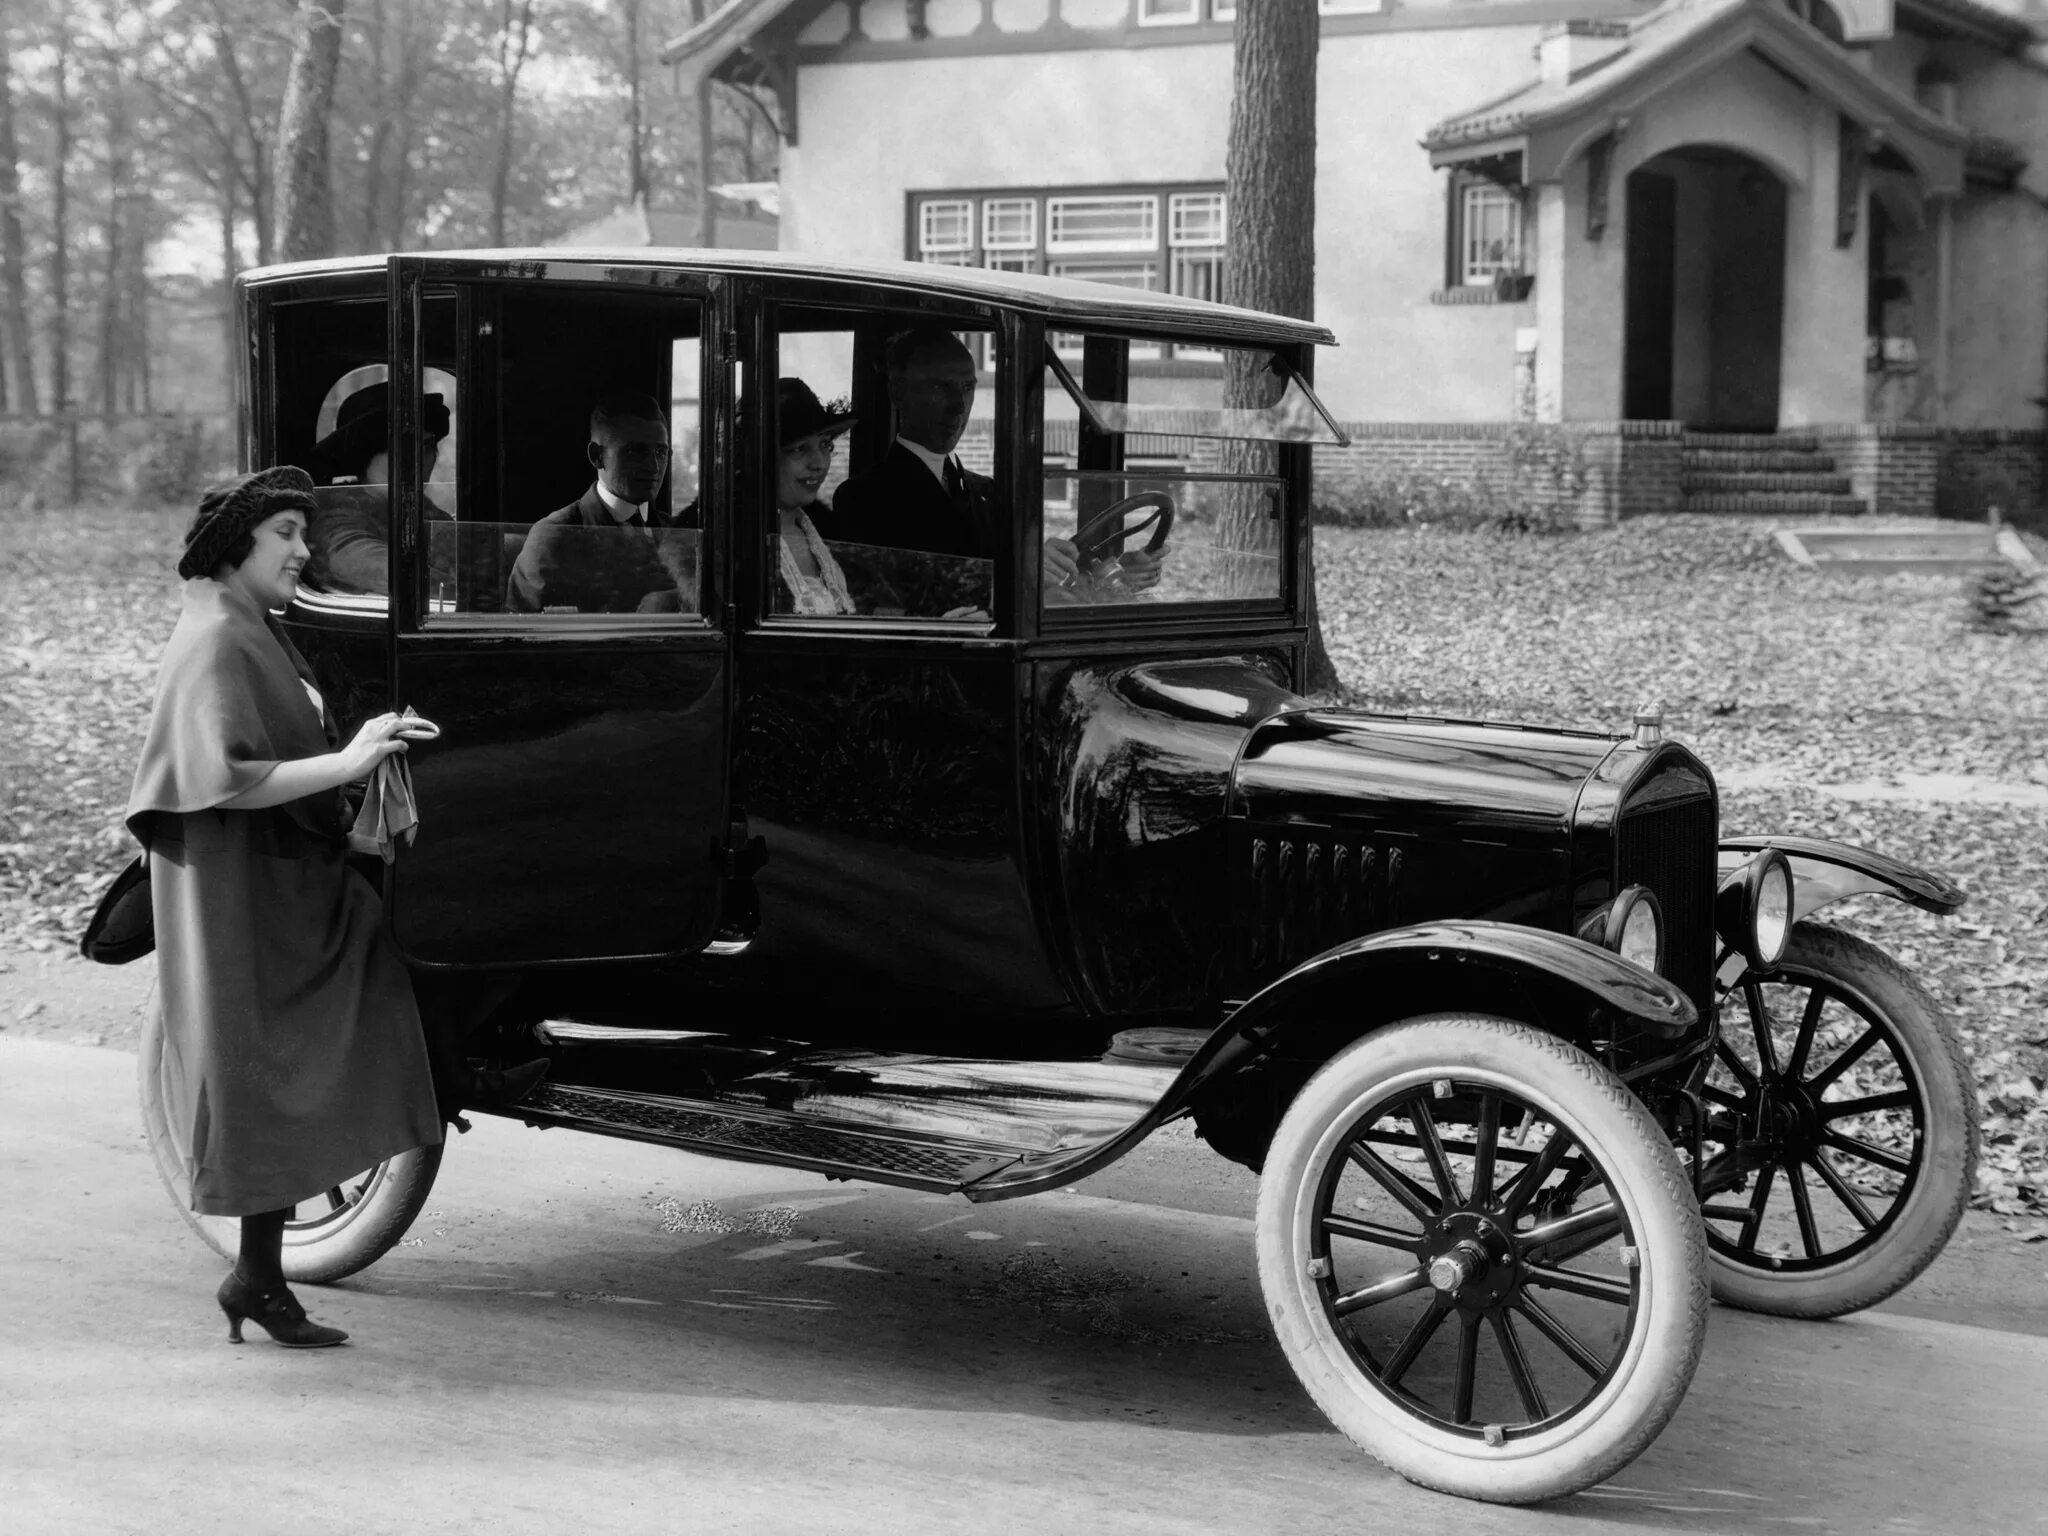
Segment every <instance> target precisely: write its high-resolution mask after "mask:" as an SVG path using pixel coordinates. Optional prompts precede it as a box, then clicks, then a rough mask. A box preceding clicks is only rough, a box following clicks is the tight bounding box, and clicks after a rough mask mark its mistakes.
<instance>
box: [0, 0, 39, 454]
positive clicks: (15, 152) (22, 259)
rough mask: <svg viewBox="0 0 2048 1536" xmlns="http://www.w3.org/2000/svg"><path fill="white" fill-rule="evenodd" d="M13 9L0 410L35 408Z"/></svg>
mask: <svg viewBox="0 0 2048 1536" xmlns="http://www.w3.org/2000/svg"><path fill="white" fill-rule="evenodd" d="M13 16H14V12H13V11H12V10H10V11H9V12H8V13H7V15H6V17H4V18H0V346H4V348H5V353H6V355H5V360H4V362H5V372H4V374H0V383H4V384H5V385H6V388H7V392H6V394H5V397H4V398H0V410H5V409H8V408H10V407H11V408H12V409H14V410H17V411H20V412H22V413H23V414H24V415H28V416H34V415H36V414H38V406H37V396H36V370H35V363H34V362H33V360H32V358H33V347H32V345H31V338H30V332H29V318H28V243H27V241H26V240H25V239H24V238H23V235H22V228H21V150H20V146H19V144H18V143H17V142H16V139H15V133H14V57H13V49H12V48H11V47H10V43H11V39H10V38H9V36H8V32H9V28H10V25H11V23H12V19H13Z"/></svg>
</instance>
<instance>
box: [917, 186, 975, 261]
mask: <svg viewBox="0 0 2048 1536" xmlns="http://www.w3.org/2000/svg"><path fill="white" fill-rule="evenodd" d="M973 248H974V204H973V203H972V202H971V201H969V200H968V199H966V198H964V197H951V198H927V199H925V200H924V201H923V202H921V203H919V204H918V208H917V252H918V254H919V255H920V256H923V257H925V258H926V259H930V258H931V257H933V256H942V255H950V254H952V253H953V252H956V251H957V252H967V251H971V250H973Z"/></svg>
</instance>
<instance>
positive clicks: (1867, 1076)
mask: <svg viewBox="0 0 2048 1536" xmlns="http://www.w3.org/2000/svg"><path fill="white" fill-rule="evenodd" d="M1703 1094H1704V1097H1705V1098H1706V1101H1707V1111H1708V1117H1707V1144H1706V1154H1707V1166H1706V1172H1705V1177H1704V1183H1705V1187H1706V1188H1707V1190H1708V1196H1707V1199H1706V1201H1705V1203H1704V1205H1703V1207H1702V1214H1703V1215H1704V1216H1705V1217H1706V1221H1707V1241H1708V1245H1709V1250H1710V1254H1711V1265H1712V1280H1713V1287H1714V1294H1715V1296H1716V1297H1717V1298H1718V1299H1720V1300H1721V1301H1723V1302H1726V1303H1728V1304H1729V1305H1732V1306H1739V1307H1745V1308H1748V1309H1750V1310H1752V1311H1759V1312H1774V1313H1778V1314H1781V1315H1784V1316H1789V1317H1834V1316H1838V1315H1839V1314H1841V1313H1844V1312H1853V1311H1855V1310H1856V1309H1857V1308H1859V1307H1867V1306H1870V1305H1871V1304H1872V1303H1874V1302H1878V1301H1882V1300H1883V1299H1884V1298H1885V1297H1887V1296H1889V1295H1891V1294H1892V1293H1893V1292H1894V1291H1897V1290H1898V1289H1900V1288H1901V1287H1902V1286H1904V1285H1906V1284H1907V1283H1909V1282H1910V1281H1911V1280H1912V1279H1913V1278H1914V1276H1916V1275H1918V1274H1919V1273H1920V1272H1921V1271H1922V1270H1923V1269H1925V1268H1926V1267H1927V1266H1928V1265H1929V1264H1930V1263H1932V1262H1933V1260H1934V1257H1935V1255H1936V1254H1938V1253H1940V1252H1941V1248H1942V1245H1943V1244H1944V1243H1946V1242H1947V1241H1948V1237H1949V1234H1950V1233H1951V1232H1953V1231H1954V1230H1955V1225H1956V1222H1957V1221H1958V1220H1959V1219H1960V1218H1961V1216H1962V1213H1963V1206H1964V1204H1965V1203H1966V1202H1967V1200H1968V1198H1969V1193H1970V1185H1971V1180H1972V1177H1973V1174H1974V1170H1975V1167H1976V1160H1977V1117H1976V1114H1975V1096H1974V1094H1973V1093H1972V1091H1971V1078H1970V1071H1969V1067H1968V1065H1967V1064H1966V1063H1965V1061H1964V1059H1963V1055H1962V1050H1961V1047H1960V1046H1959V1044H1958V1043H1957V1041H1956V1036H1955V1030H1954V1027H1953V1026H1952V1025H1951V1024H1950V1023H1949V1021H1948V1019H1947V1017H1946V1016H1945V1015H1944V1014H1943V1013H1942V1010H1941V1007H1940V1005H1939V1004H1938V1003H1936V1002H1935V1001H1934V999H1933V998H1932V997H1930V996H1929V995H1928V994H1927V991H1926V989H1925V988H1923V987H1922V986H1921V985H1920V984H1919V983H1918V982H1917V981H1915V980H1914V979H1913V977H1912V976H1911V975H1909V974H1908V973H1907V972H1906V970H1905V969H1904V968H1903V967H1901V966H1900V965H1899V963H1898V962H1897V961H1895V960H1893V959H1892V958H1891V956H1889V955H1887V954H1886V953H1885V952H1884V951H1883V950H1881V949H1878V948H1877V947H1876V946H1874V945H1871V944H1867V943H1865V942H1864V941H1863V940H1861V939H1858V938H1855V937H1853V936H1852V935H1850V934H1846V933H1843V932H1841V931H1839V930H1837V929H1833V928H1826V927H1822V926H1820V925H1818V924H1813V923H1806V924H1801V925H1800V926H1799V928H1797V929H1796V930H1795V931H1794V933H1793V936H1792V941H1791V943H1790V944H1789V945H1788V946H1787V947H1786V951H1785V955H1784V957H1783V958H1782V959H1781V960H1780V961H1779V962H1778V964H1777V965H1776V966H1775V967H1773V968H1772V969H1771V970H1769V971H1766V972H1764V973H1762V974H1751V975H1748V976H1745V977H1743V978H1742V980H1741V981H1739V982H1737V983H1736V985H1735V987H1734V988H1733V989H1732V990H1731V991H1730V992H1729V993H1728V995H1727V996H1726V997H1724V998H1723V1000H1722V1002H1721V1015H1720V1041H1719V1044H1718V1045H1717V1047H1716V1051H1715V1058H1714V1064H1713V1068H1712V1071H1711V1072H1710V1073H1709V1075H1708V1078H1707V1081H1706V1084H1705V1087H1704V1089H1703Z"/></svg>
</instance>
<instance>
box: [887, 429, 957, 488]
mask: <svg viewBox="0 0 2048 1536" xmlns="http://www.w3.org/2000/svg"><path fill="white" fill-rule="evenodd" d="M896 441H897V442H899V443H901V444H902V445H903V446H904V447H905V448H908V449H909V450H910V451H911V452H912V453H914V454H916V455H917V462H918V463H920V464H922V465H923V466H924V467H925V468H926V469H928V470H930V471H931V472H932V478H933V479H934V480H936V481H938V482H939V484H941V485H944V484H945V483H946V460H947V459H949V458H951V457H952V455H951V454H945V453H933V452H932V451H931V449H929V448H927V447H925V446H924V445H923V444H922V443H913V442H912V441H911V440H910V439H909V438H907V437H899V438H897V439H896Z"/></svg>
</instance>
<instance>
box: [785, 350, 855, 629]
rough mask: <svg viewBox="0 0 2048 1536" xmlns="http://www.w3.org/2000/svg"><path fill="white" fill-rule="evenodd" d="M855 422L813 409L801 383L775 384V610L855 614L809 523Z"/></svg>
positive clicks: (841, 575)
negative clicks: (836, 449) (842, 439)
mask: <svg viewBox="0 0 2048 1536" xmlns="http://www.w3.org/2000/svg"><path fill="white" fill-rule="evenodd" d="M855 420H856V418H855V417H854V416H852V415H850V414H848V413H846V412H843V411H832V410H828V409H826V408H825V407H824V406H823V405H821V404H819V402H818V397H817V395H816V394H814V393H813V392H812V390H811V387H810V385H808V384H806V383H805V382H804V381H803V380H802V379H778V380H776V383H775V425H776V441H777V445H778V449H779V451H778V453H777V455H776V459H775V514H776V530H775V535H776V536H775V576H776V581H775V611H776V612H778V613H801V614H835V613H854V612H857V611H858V610H857V609H856V607H855V605H854V601H853V598H852V597H851V596H849V595H848V593H847V590H846V574H845V572H844V571H842V570H841V569H840V567H839V562H838V561H837V560H835V559H834V558H833V557H832V551H831V550H830V549H828V548H826V546H825V541H824V539H822V538H821V537H819V535H818V530H817V526H816V525H815V524H814V523H813V522H812V521H811V517H810V514H811V513H812V512H813V511H820V510H824V508H825V503H823V502H822V501H820V500H819V499H818V488H819V486H820V485H822V484H823V483H824V480H825V476H826V475H827V474H829V473H831V470H832V448H833V444H834V443H835V442H836V441H837V440H838V438H839V435H840V434H841V433H843V432H844V431H846V429H847V428H848V427H851V426H852V425H853V424H854V421H855Z"/></svg>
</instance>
